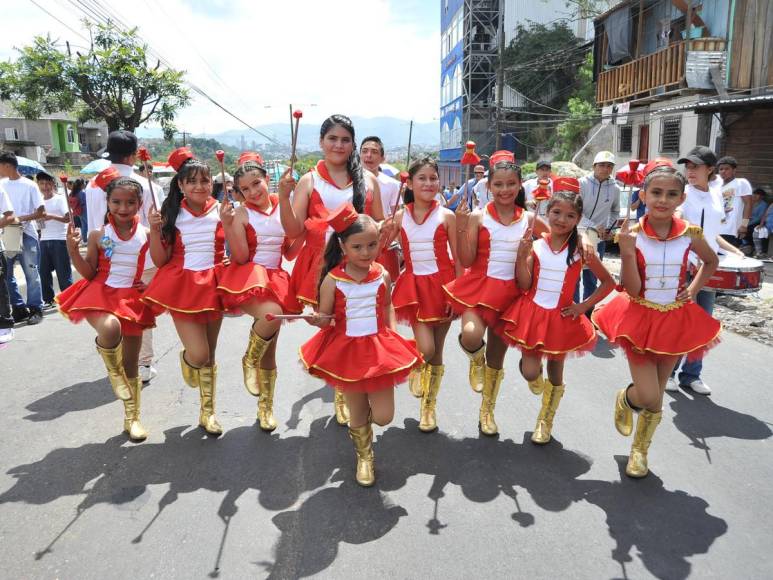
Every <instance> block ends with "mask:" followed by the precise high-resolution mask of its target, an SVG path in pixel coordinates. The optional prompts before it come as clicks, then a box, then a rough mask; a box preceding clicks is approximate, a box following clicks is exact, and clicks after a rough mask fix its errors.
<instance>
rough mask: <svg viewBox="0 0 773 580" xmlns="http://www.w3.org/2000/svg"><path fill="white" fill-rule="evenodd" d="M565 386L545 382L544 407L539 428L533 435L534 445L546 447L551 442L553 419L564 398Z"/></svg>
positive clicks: (540, 415)
mask: <svg viewBox="0 0 773 580" xmlns="http://www.w3.org/2000/svg"><path fill="white" fill-rule="evenodd" d="M564 389H565V385H554V384H553V383H551V382H550V381H548V380H546V381H545V390H544V391H542V407H541V408H540V410H539V415H537V426H536V427H534V433H532V434H531V440H532V443H536V444H537V445H545V444H546V443H548V442H549V441H550V431H551V429H553V418H554V417H555V416H556V411H557V410H558V404H559V403H560V402H561V397H563V396H564Z"/></svg>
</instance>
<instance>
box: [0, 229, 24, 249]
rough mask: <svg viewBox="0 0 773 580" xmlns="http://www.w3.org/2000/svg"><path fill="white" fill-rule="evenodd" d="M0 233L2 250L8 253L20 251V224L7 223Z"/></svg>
mask: <svg viewBox="0 0 773 580" xmlns="http://www.w3.org/2000/svg"><path fill="white" fill-rule="evenodd" d="M1 231H2V234H0V238H2V241H3V244H2V245H3V252H5V253H6V254H8V255H16V254H18V253H20V252H21V242H22V225H21V224H9V225H7V226H5V227H4V228H3V229H2V230H1Z"/></svg>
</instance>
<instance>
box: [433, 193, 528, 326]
mask: <svg viewBox="0 0 773 580" xmlns="http://www.w3.org/2000/svg"><path fill="white" fill-rule="evenodd" d="M528 222H529V220H528V213H527V212H526V211H524V210H523V209H522V208H520V207H517V206H516V208H515V214H514V215H513V221H512V222H510V224H508V225H505V224H503V223H502V221H501V220H500V219H499V216H498V215H497V210H496V207H495V206H494V204H493V203H489V204H487V205H486V207H485V208H484V210H483V218H482V219H481V224H480V227H479V228H478V251H477V254H476V256H475V262H474V263H473V264H472V266H471V267H470V268H469V269H468V270H467V271H466V272H465V273H464V274H463V275H462V276H460V277H459V278H457V279H456V280H453V281H452V282H450V283H448V284H446V285H445V286H443V289H444V290H445V291H446V293H447V294H448V296H449V298H450V299H451V308H453V309H454V312H456V313H457V314H461V313H462V312H464V311H465V310H467V309H469V308H474V309H475V310H476V312H477V313H478V314H479V315H480V316H481V318H483V320H484V321H485V322H486V324H487V325H488V326H494V325H495V324H496V323H497V321H498V320H499V319H500V315H501V314H502V312H504V310H505V308H507V307H508V306H510V304H512V302H513V300H515V298H516V297H517V296H518V294H519V293H520V292H519V290H518V285H517V284H516V282H515V259H516V256H517V255H518V245H519V244H520V243H521V239H522V238H523V234H524V232H525V231H526V230H527V228H528Z"/></svg>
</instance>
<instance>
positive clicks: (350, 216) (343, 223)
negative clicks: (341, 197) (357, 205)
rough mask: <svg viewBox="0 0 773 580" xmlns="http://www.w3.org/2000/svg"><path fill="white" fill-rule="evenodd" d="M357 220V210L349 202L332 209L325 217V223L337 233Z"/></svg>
mask: <svg viewBox="0 0 773 580" xmlns="http://www.w3.org/2000/svg"><path fill="white" fill-rule="evenodd" d="M356 221H357V210H355V209H354V206H352V204H350V203H345V204H343V205H341V206H339V207H338V209H335V210H333V211H332V212H331V213H330V215H328V217H327V223H328V225H330V227H331V228H333V229H334V230H335V232H336V233H337V234H340V233H341V232H343V231H346V230H347V229H348V228H349V226H350V225H352V224H353V223H354V222H356Z"/></svg>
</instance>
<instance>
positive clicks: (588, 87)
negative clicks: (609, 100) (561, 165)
mask: <svg viewBox="0 0 773 580" xmlns="http://www.w3.org/2000/svg"><path fill="white" fill-rule="evenodd" d="M577 78H578V83H579V86H578V88H577V91H576V92H575V93H574V94H573V95H572V96H571V97H570V98H569V103H568V104H567V106H568V109H569V117H567V119H566V120H565V121H564V122H562V123H561V124H559V125H558V127H556V149H557V153H558V156H559V158H561V159H569V158H570V157H571V156H572V155H573V154H574V152H575V151H576V150H577V149H578V148H579V147H580V146H581V145H582V143H583V141H584V140H585V136H586V135H587V133H588V131H589V130H590V129H591V127H593V124H594V123H595V120H594V119H595V116H596V99H595V93H594V87H593V57H592V55H590V54H588V55H587V56H586V58H585V62H584V63H583V65H582V66H581V67H580V69H579V72H578V75H577Z"/></svg>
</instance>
